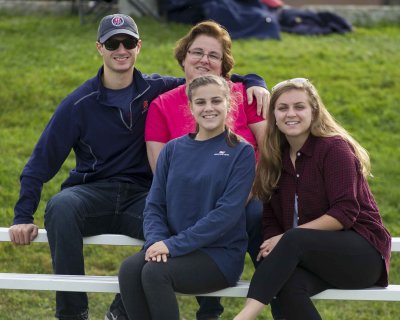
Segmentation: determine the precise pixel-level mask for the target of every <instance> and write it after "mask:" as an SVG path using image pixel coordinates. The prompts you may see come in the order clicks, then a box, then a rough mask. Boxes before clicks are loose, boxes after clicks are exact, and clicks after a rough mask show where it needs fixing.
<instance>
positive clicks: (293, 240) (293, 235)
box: [280, 228, 304, 245]
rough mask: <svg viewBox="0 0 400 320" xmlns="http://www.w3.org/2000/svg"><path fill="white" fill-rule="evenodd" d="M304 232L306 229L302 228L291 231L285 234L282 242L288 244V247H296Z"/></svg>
mask: <svg viewBox="0 0 400 320" xmlns="http://www.w3.org/2000/svg"><path fill="white" fill-rule="evenodd" d="M303 232H304V229H301V228H293V229H289V230H287V231H286V232H285V233H284V234H283V236H282V238H281V240H280V242H283V243H286V244H288V245H295V244H297V243H298V242H299V241H300V240H301V239H302V237H303V236H302V234H303Z"/></svg>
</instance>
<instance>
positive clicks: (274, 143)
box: [253, 79, 371, 201]
mask: <svg viewBox="0 0 400 320" xmlns="http://www.w3.org/2000/svg"><path fill="white" fill-rule="evenodd" d="M292 80H293V81H292ZM292 80H286V81H283V82H281V83H279V84H278V85H276V86H275V87H274V88H272V95H271V100H270V108H269V111H268V120H267V121H268V125H267V132H266V135H265V138H264V141H263V144H262V146H260V155H261V156H260V160H259V163H258V166H257V175H256V179H255V182H254V186H253V193H254V194H255V195H257V196H258V197H259V198H260V199H262V200H264V201H268V200H269V199H270V198H271V195H272V193H273V191H274V189H276V187H277V185H278V182H279V179H280V176H281V171H282V151H283V147H284V146H285V144H287V143H288V142H287V140H286V137H285V135H284V134H283V133H282V132H281V131H280V130H279V129H278V127H277V126H276V119H275V114H274V111H275V106H276V101H277V100H278V98H279V97H280V96H281V95H282V94H284V93H285V92H288V91H290V90H300V91H304V92H305V93H306V94H307V96H308V99H309V103H310V105H311V108H312V112H313V120H312V123H311V128H310V130H311V134H312V135H313V136H316V137H333V136H339V137H341V138H342V139H343V140H345V141H347V142H348V143H349V145H350V146H351V147H352V150H353V152H354V155H355V157H356V158H357V160H358V161H359V164H360V171H361V174H362V175H363V176H364V177H365V178H367V177H368V176H370V175H371V163H370V159H369V155H368V152H367V151H366V150H365V149H364V148H363V147H362V146H361V145H360V144H359V143H358V142H357V141H356V140H355V139H354V138H353V137H351V135H350V134H349V133H348V132H347V131H346V130H345V129H344V128H343V127H342V126H341V125H340V124H339V123H338V122H337V121H336V120H335V119H334V118H333V116H332V115H331V114H330V113H329V112H328V110H327V109H326V107H325V105H324V104H323V102H322V100H321V98H320V96H319V94H318V92H317V89H316V88H315V87H314V85H313V84H312V83H311V82H310V81H309V80H307V79H301V81H294V80H296V79H292ZM275 88H276V89H275Z"/></svg>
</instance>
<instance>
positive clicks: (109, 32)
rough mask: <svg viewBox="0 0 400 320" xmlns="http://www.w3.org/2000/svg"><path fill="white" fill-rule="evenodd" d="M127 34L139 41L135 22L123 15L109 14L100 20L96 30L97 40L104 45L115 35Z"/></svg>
mask: <svg viewBox="0 0 400 320" xmlns="http://www.w3.org/2000/svg"><path fill="white" fill-rule="evenodd" d="M121 33H123V34H127V35H130V36H132V37H134V38H136V39H139V31H138V28H137V25H136V23H135V21H133V19H132V18H131V17H130V16H127V15H125V14H119V13H117V14H111V15H108V16H105V17H104V18H103V19H101V21H100V24H99V29H98V30H97V40H98V41H99V42H100V43H104V42H105V41H106V40H107V39H109V38H111V37H112V36H114V35H116V34H121Z"/></svg>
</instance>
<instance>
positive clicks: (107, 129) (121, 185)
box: [10, 14, 269, 320]
mask: <svg viewBox="0 0 400 320" xmlns="http://www.w3.org/2000/svg"><path fill="white" fill-rule="evenodd" d="M97 39H98V40H97V42H96V47H97V51H98V52H99V54H100V55H101V56H102V58H103V65H102V67H101V68H100V69H99V71H98V73H97V75H96V76H95V77H93V78H91V79H89V80H88V81H86V82H85V83H84V84H82V85H81V86H80V87H78V88H77V89H76V90H75V91H73V92H72V93H71V94H69V95H68V96H67V97H66V98H65V99H64V100H63V101H62V102H61V104H60V105H59V106H58V108H57V109H56V111H55V113H54V115H53V116H52V118H51V119H50V121H49V123H48V124H47V126H46V128H45V130H44V131H43V133H42V135H41V137H40V139H39V141H38V142H37V145H36V147H35V148H34V150H33V153H32V155H31V157H30V159H29V161H28V163H27V164H26V166H25V168H24V170H23V172H22V174H21V178H20V179H21V190H20V198H19V199H18V201H17V204H16V206H15V210H14V212H15V215H14V223H13V226H11V227H10V238H11V240H12V241H13V242H14V243H16V244H20V245H27V244H30V243H31V241H32V240H33V239H34V238H35V237H36V236H37V233H38V227H37V226H36V225H35V224H34V219H33V214H34V212H35V211H36V209H37V207H38V204H39V201H40V197H41V191H42V187H43V184H44V183H46V182H48V181H49V180H50V179H52V178H53V177H54V176H55V175H56V173H57V172H58V171H59V169H60V168H61V166H62V164H63V163H64V161H65V160H66V158H67V157H68V155H69V154H70V152H71V150H74V153H75V158H76V167H75V168H74V169H72V170H71V171H70V175H69V177H68V178H67V179H66V180H65V181H64V182H63V184H62V186H61V191H60V192H59V193H58V194H56V195H55V196H53V197H52V198H51V199H50V200H49V202H48V203H47V206H46V210H45V228H46V230H47V235H48V239H49V245H50V251H51V256H52V260H53V269H54V273H56V274H76V275H79V274H84V259H83V252H82V237H84V236H91V235H97V234H103V233H114V234H125V235H128V236H131V237H134V238H139V239H143V231H142V221H143V220H142V212H143V209H144V204H145V199H146V196H147V193H148V190H149V187H150V185H151V180H152V173H151V170H150V166H149V163H148V160H147V154H146V147H145V143H144V126H145V120H146V115H147V108H148V106H149V105H150V102H151V101H152V100H153V99H154V98H156V97H157V96H158V95H160V94H161V93H163V92H165V91H168V90H170V89H173V88H175V87H177V86H178V85H180V84H183V82H184V79H182V78H174V77H167V76H160V75H158V74H152V75H145V74H142V73H141V72H140V71H139V70H138V69H136V68H135V62H136V59H137V57H138V54H139V52H140V48H141V45H142V42H141V40H140V38H139V32H138V29H137V26H136V24H135V22H134V21H133V20H132V18H130V17H129V16H126V15H122V14H115V15H109V16H106V17H104V18H103V19H102V20H101V22H100V25H99V29H98V37H97ZM236 79H237V80H238V81H241V80H245V81H244V82H245V84H246V85H247V87H251V86H252V85H257V86H260V87H262V88H261V89H260V88H258V91H257V92H258V94H260V93H263V92H266V93H265V94H266V95H267V96H268V97H269V93H268V91H267V90H265V89H263V88H265V82H264V81H263V80H262V79H261V78H259V77H255V76H252V75H249V76H247V77H244V78H243V77H240V76H236ZM265 94H264V95H262V94H261V101H262V100H263V99H264V100H265ZM256 97H257V96H256ZM259 98H260V96H259V97H258V99H257V100H259ZM124 314H125V313H124V308H123V305H122V302H121V299H120V297H119V295H117V296H116V298H115V300H114V302H113V303H112V305H111V307H110V310H109V311H108V312H107V315H106V319H113V320H115V319H119V320H123V319H127V317H126V316H125V315H124ZM55 316H56V317H57V318H59V319H69V320H75V319H77V320H82V319H88V299H87V295H86V294H85V293H79V292H57V293H56V314H55Z"/></svg>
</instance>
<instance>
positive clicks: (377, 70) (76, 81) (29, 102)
mask: <svg viewBox="0 0 400 320" xmlns="http://www.w3.org/2000/svg"><path fill="white" fill-rule="evenodd" d="M135 20H136V22H137V23H138V26H139V31H140V34H141V38H142V40H143V46H142V50H141V53H140V56H139V59H138V62H137V67H138V68H139V69H140V70H141V71H142V72H144V73H153V72H157V73H160V74H168V75H176V76H181V75H182V71H181V70H180V68H179V67H178V65H177V63H176V62H175V61H174V59H173V56H172V48H173V46H174V44H175V41H176V40H177V39H178V38H179V37H181V36H182V35H184V34H185V33H186V32H187V30H188V26H185V25H179V24H165V23H160V22H157V21H154V20H152V19H150V18H137V19H135ZM96 31H97V22H96V23H94V24H85V25H80V24H79V19H78V17H76V16H57V17H54V16H14V15H9V14H5V13H0V39H1V41H0V61H1V62H0V63H1V68H0V152H1V156H0V222H1V223H0V225H1V226H6V227H7V226H9V225H10V224H11V223H12V217H13V207H14V204H15V202H16V200H17V198H18V192H19V174H20V173H21V171H22V169H23V166H24V165H25V163H26V161H27V160H28V158H29V156H30V153H31V151H32V149H33V146H34V144H35V142H36V141H37V140H38V138H39V135H40V134H41V132H42V130H43V128H44V127H45V125H46V123H47V121H48V120H49V118H50V117H51V115H52V113H53V112H54V109H55V108H56V107H57V105H58V104H59V102H60V101H61V100H62V99H63V98H64V97H65V96H66V95H67V94H68V93H69V92H71V91H72V90H74V89H75V88H76V87H77V86H78V85H80V84H81V83H82V82H84V81H85V80H86V79H88V78H90V77H92V76H93V75H95V74H96V72H97V69H98V68H99V66H100V65H101V59H100V57H99V55H98V54H97V52H96V50H95V40H96ZM233 52H234V56H235V59H236V65H235V69H234V72H237V73H240V74H245V73H253V72H254V73H257V74H259V75H261V76H263V77H264V78H265V80H266V82H267V84H268V85H269V87H272V86H273V84H275V83H277V82H279V81H281V80H284V79H287V78H291V77H307V78H309V79H311V80H312V81H313V83H314V84H315V85H316V87H317V88H318V89H319V91H320V94H321V96H322V98H323V100H324V102H325V104H326V106H327V107H328V109H329V110H330V111H331V112H332V113H333V115H334V116H335V117H336V119H337V120H338V121H339V122H341V123H342V124H343V125H344V127H345V128H346V129H348V130H349V131H350V132H351V133H352V134H353V136H354V137H355V138H356V139H358V140H359V141H360V142H361V144H362V145H363V146H365V147H366V148H367V149H368V150H369V152H370V155H371V159H372V165H373V167H372V168H373V173H374V176H375V178H374V179H371V180H370V185H371V188H372V190H373V192H374V194H375V197H376V199H377V202H378V204H379V207H380V209H381V213H382V216H383V219H384V222H385V224H386V226H387V227H388V229H389V230H390V232H391V233H392V234H393V235H395V236H400V219H399V213H400V210H399V207H400V205H399V203H400V202H399V199H400V189H399V186H398V184H399V177H400V150H399V147H398V146H399V141H400V130H399V128H400V108H399V107H400V106H399V101H400V84H399V79H400V68H399V65H400V55H399V52H400V26H385V25H381V26H376V27H374V28H369V29H368V28H356V29H355V31H354V32H352V33H350V34H347V35H330V36H323V37H304V36H296V35H289V34H282V40H281V41H274V40H255V39H251V40H237V41H234V45H233ZM73 165H74V160H73V155H71V156H70V157H69V158H68V159H67V161H66V162H65V164H64V166H63V167H62V169H61V171H60V172H59V173H58V174H57V175H56V177H55V178H54V179H53V180H51V181H50V182H49V183H47V184H46V185H45V187H44V189H43V194H42V201H41V203H40V205H39V208H38V211H37V214H36V215H35V221H36V223H37V224H38V225H39V227H43V211H44V207H45V204H46V202H47V200H48V199H49V198H50V196H51V195H53V194H54V193H56V192H57V191H58V190H59V186H60V184H61V182H62V181H63V180H64V179H65V178H66V176H67V174H68V171H69V170H70V169H71V168H72V167H73ZM134 250H135V249H132V248H115V247H108V246H104V247H102V246H86V247H85V257H86V265H87V273H88V274H96V275H111V274H117V272H118V267H119V263H120V262H121V261H122V260H123V259H124V258H125V257H127V256H129V255H131V254H132V252H134ZM0 264H1V270H0V272H23V273H51V261H50V254H49V249H48V246H47V245H45V244H34V245H31V246H29V247H15V246H13V245H11V244H8V243H0ZM391 265H392V270H391V271H392V272H391V278H390V282H391V283H400V272H399V267H400V259H399V255H394V256H393V259H392V264H391ZM252 272H253V268H252V266H251V263H250V260H249V259H247V261H246V269H245V272H244V274H243V278H245V279H250V278H251V274H252ZM0 296H1V299H0V320H8V319H22V320H25V319H26V320H28V319H52V316H53V313H54V293H53V292H39V291H36V292H33V291H17V290H16V291H12V290H0ZM112 298H113V295H112V294H89V299H90V312H91V319H103V317H104V313H105V311H106V310H107V308H108V306H109V304H110V302H111V300H112ZM179 301H180V305H181V313H182V319H195V312H196V310H197V304H196V302H195V300H194V298H192V297H180V298H179ZM243 303H244V299H240V298H229V299H228V298H225V299H223V304H224V306H225V312H224V314H223V319H232V318H233V315H234V314H235V313H236V312H237V311H238V310H239V309H240V308H241V306H242V305H243ZM316 305H317V308H318V309H319V310H320V312H321V315H322V317H323V319H328V320H330V319H332V320H333V319H349V320H350V319H352V320H353V319H360V320H362V319H383V320H388V319H398V317H399V316H398V310H399V307H398V303H397V304H396V303H393V302H343V301H317V302H316ZM260 319H271V316H270V312H269V308H266V310H265V312H264V313H263V314H262V316H260Z"/></svg>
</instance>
